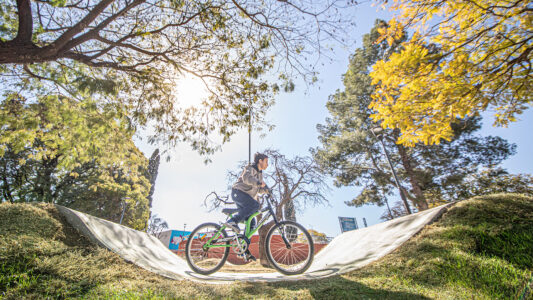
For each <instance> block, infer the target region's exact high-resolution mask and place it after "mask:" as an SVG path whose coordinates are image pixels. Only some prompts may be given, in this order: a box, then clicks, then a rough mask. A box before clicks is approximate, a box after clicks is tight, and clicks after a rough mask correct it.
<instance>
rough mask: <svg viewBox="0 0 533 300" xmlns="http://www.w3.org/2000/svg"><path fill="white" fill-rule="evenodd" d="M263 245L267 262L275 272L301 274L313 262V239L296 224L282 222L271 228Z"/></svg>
mask: <svg viewBox="0 0 533 300" xmlns="http://www.w3.org/2000/svg"><path fill="white" fill-rule="evenodd" d="M283 237H285V239H284V238H283ZM265 243H266V244H265V246H266V253H267V257H268V260H269V261H270V262H271V263H272V266H273V267H274V268H276V270H278V271H279V272H280V273H283V274H285V275H296V274H301V273H303V272H305V271H306V270H307V269H308V268H309V267H310V266H311V263H312V262H313V256H314V252H315V249H314V244H313V239H312V238H311V235H310V234H309V232H307V230H306V229H305V228H304V227H303V226H302V225H300V224H298V223H296V222H292V221H283V222H280V223H278V224H277V225H275V226H274V227H272V228H271V229H270V230H269V232H268V234H267V237H266V241H265ZM286 243H287V244H288V247H287V244H286Z"/></svg>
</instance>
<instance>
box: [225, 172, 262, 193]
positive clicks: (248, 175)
mask: <svg viewBox="0 0 533 300" xmlns="http://www.w3.org/2000/svg"><path fill="white" fill-rule="evenodd" d="M262 183H263V172H262V171H259V169H257V166H256V165H248V166H246V167H245V168H244V170H243V171H242V174H241V176H239V179H238V180H237V182H236V183H235V184H234V185H233V187H232V188H234V189H237V190H240V191H243V192H245V193H247V194H248V195H250V196H252V198H254V199H255V200H257V194H258V193H262V192H263V190H262V189H261V184H262Z"/></svg>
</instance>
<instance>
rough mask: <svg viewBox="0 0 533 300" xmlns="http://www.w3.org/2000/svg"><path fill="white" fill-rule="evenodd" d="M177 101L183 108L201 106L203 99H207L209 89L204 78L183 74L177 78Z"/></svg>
mask: <svg viewBox="0 0 533 300" xmlns="http://www.w3.org/2000/svg"><path fill="white" fill-rule="evenodd" d="M175 95H176V103H177V104H178V105H179V106H180V107H183V108H189V107H199V106H200V105H201V104H202V100H204V99H206V98H207V97H208V95H209V91H208V90H207V87H206V86H205V83H204V82H203V81H202V79H200V78H198V77H196V76H194V75H190V74H183V75H180V77H179V78H178V79H177V80H176V86H175Z"/></svg>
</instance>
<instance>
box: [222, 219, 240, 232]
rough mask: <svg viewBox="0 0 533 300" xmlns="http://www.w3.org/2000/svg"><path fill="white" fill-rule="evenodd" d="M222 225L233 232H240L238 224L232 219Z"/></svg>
mask: <svg viewBox="0 0 533 300" xmlns="http://www.w3.org/2000/svg"><path fill="white" fill-rule="evenodd" d="M224 226H226V227H229V228H231V230H233V231H235V233H239V232H241V230H240V229H239V225H237V223H235V222H233V221H230V222H226V223H224Z"/></svg>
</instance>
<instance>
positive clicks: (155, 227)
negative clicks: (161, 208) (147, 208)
mask: <svg viewBox="0 0 533 300" xmlns="http://www.w3.org/2000/svg"><path fill="white" fill-rule="evenodd" d="M165 229H168V223H167V221H165V220H163V219H161V218H160V217H159V216H158V215H157V214H155V215H153V216H150V220H148V227H147V229H146V232H147V233H148V234H151V235H153V236H155V237H157V238H159V236H160V235H161V232H163V230H165Z"/></svg>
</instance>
